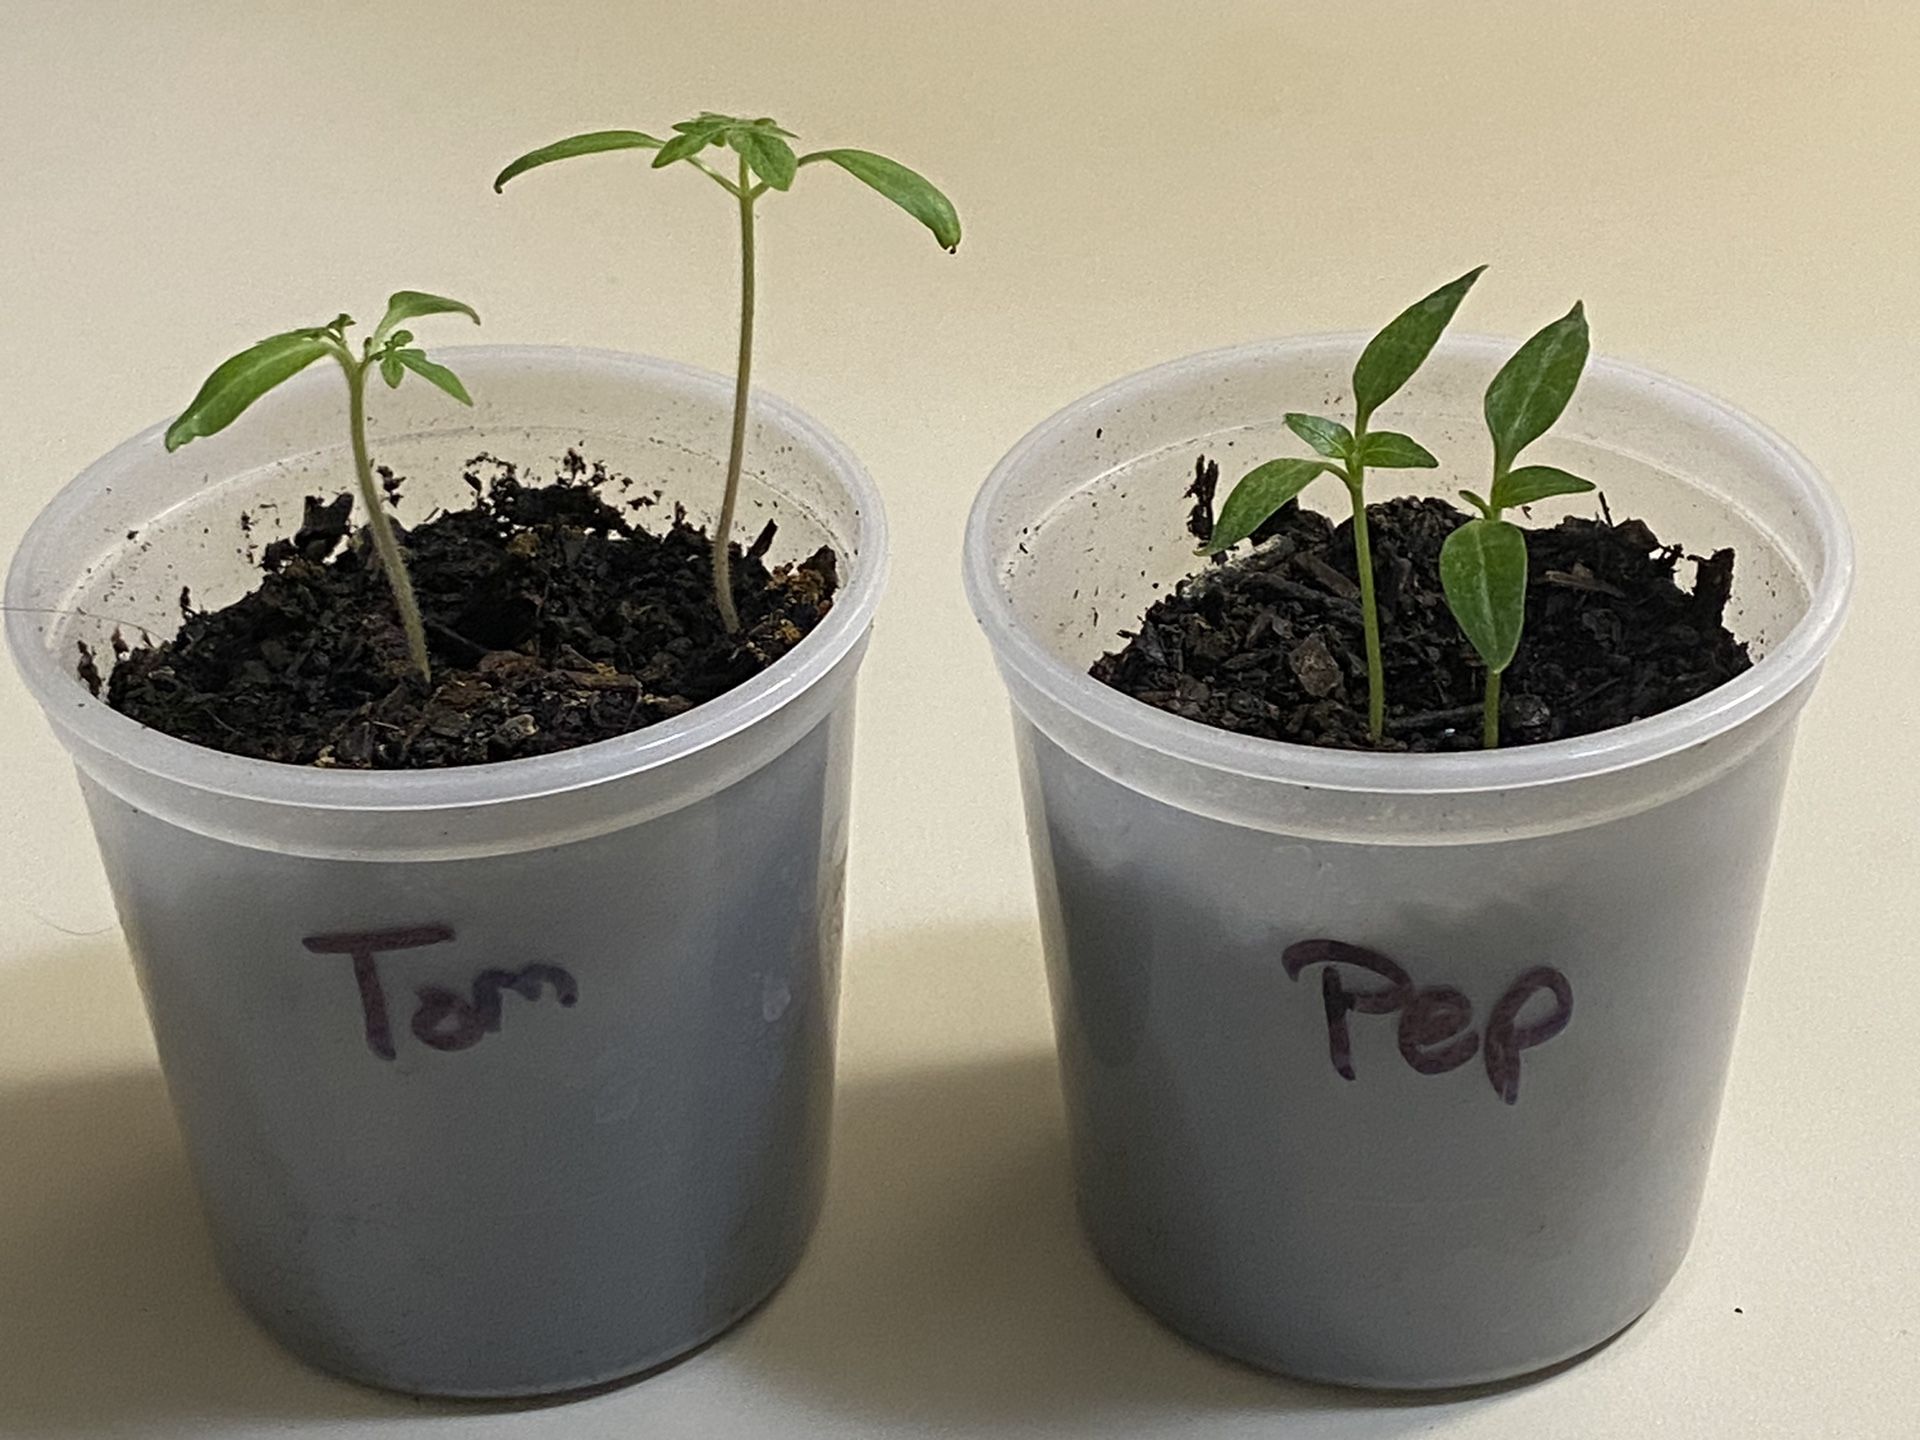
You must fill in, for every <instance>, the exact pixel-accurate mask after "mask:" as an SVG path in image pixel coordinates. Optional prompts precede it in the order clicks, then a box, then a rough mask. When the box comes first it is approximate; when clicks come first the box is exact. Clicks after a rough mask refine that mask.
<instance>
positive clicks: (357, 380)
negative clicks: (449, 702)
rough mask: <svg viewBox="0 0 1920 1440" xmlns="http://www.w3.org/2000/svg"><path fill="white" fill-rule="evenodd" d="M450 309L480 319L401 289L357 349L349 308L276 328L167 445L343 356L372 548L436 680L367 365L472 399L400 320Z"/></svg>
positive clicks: (416, 663) (213, 426) (235, 361)
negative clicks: (383, 470) (370, 433)
mask: <svg viewBox="0 0 1920 1440" xmlns="http://www.w3.org/2000/svg"><path fill="white" fill-rule="evenodd" d="M450 314H458V315H465V316H466V317H467V318H468V319H470V320H472V321H473V323H474V324H476V325H478V324H479V323H480V317H479V316H478V315H477V314H475V313H474V310H473V307H472V306H471V305H467V304H464V303H462V302H461V301H459V300H449V299H447V298H446V297H445V296H444V295H429V294H427V293H425V292H424V291H420V290H401V291H398V292H397V293H395V294H394V295H393V296H391V297H390V298H389V299H388V301H387V313H386V315H385V316H384V317H383V318H382V319H381V321H380V324H379V326H378V328H376V329H375V330H374V332H373V334H371V335H369V336H368V337H367V338H366V339H365V340H364V341H363V342H362V343H361V346H360V353H359V354H358V355H356V354H354V352H353V348H352V347H351V346H350V345H349V344H348V343H347V328H348V327H349V326H350V325H352V324H353V317H352V316H351V315H336V316H335V317H334V318H333V319H332V320H331V321H330V322H329V323H327V324H325V325H314V326H309V327H308V328H306V329H304V330H288V331H286V332H284V333H283V334H279V335H270V336H268V337H267V338H266V339H265V340H262V341H261V342H260V343H259V344H258V345H254V346H251V347H249V348H248V349H245V350H242V351H241V352H240V353H239V354H238V355H235V356H234V357H233V358H232V359H231V360H228V361H227V362H226V363H225V364H223V365H221V366H220V367H219V368H218V369H217V370H215V371H214V372H213V374H211V375H209V376H208V377H207V380H206V383H205V384H204V385H202V386H201V387H200V393H199V394H197V395H195V396H194V397H193V401H192V403H191V404H189V405H188V406H187V408H186V410H185V411H183V412H182V413H181V416H180V418H179V419H178V420H175V421H174V422H173V424H172V425H170V426H168V427H167V436H166V446H167V449H168V450H169V451H172V450H178V449H179V448H180V447H181V446H182V445H185V444H186V443H187V442H188V441H190V440H197V439H199V438H200V437H201V436H203V435H214V434H217V433H219V432H220V431H222V430H224V429H226V428H227V426H229V425H231V424H232V423H233V422H234V421H235V420H237V419H239V418H240V416H241V414H242V413H243V412H244V411H245V410H246V409H247V407H248V406H249V405H251V404H253V402H254V401H256V400H258V399H259V398H260V397H261V396H262V395H264V394H266V393H267V392H268V391H269V390H271V389H273V388H274V386H276V385H279V384H280V383H282V382H283V381H286V380H290V379H292V378H293V377H294V376H295V375H298V374H299V373H300V372H301V371H302V370H304V369H306V368H307V366H309V365H311V364H312V363H313V362H314V361H316V360H319V359H322V358H324V357H326V356H329V355H331V356H332V357H333V358H334V359H335V360H337V361H339V362H340V369H341V371H342V373H343V374H345V376H346V377H347V434H348V438H349V441H350V443H351V445H352V448H353V469H354V478H355V479H356V480H357V481H358V482H359V486H360V501H361V503H362V504H363V505H365V506H366V507H367V526H368V528H369V529H370V530H371V531H372V532H373V548H374V553H375V554H376V555H377V556H378V557H379V560H380V567H381V569H383V570H385V571H386V574H387V583H388V584H389V585H390V586H391V587H392V589H393V603H394V605H395V607H396V608H397V609H398V610H399V612H400V628H401V629H402V630H403V631H405V632H406V637H407V654H408V656H409V658H410V659H411V660H412V661H413V667H414V669H416V670H418V671H419V672H420V677H421V679H423V680H426V681H427V682H428V683H432V680H433V666H432V663H431V662H430V661H429V660H428V658H427V631H426V626H425V625H424V624H423V623H422V621H421V619H420V605H419V602H418V601H417V600H415V598H414V594H413V580H412V577H411V576H409V575H408V574H407V562H406V559H405V557H404V556H403V555H402V554H401V553H400V541H399V538H398V537H397V536H396V535H395V534H394V533H393V522H392V521H391V520H390V519H388V518H387V511H386V507H385V506H384V505H383V504H382V503H381V500H380V491H379V489H378V487H376V486H375V484H374V483H373V466H372V463H371V461H370V460H369V459H368V456H367V372H368V371H370V370H373V369H376V368H377V369H378V370H379V372H380V376H381V378H382V379H384V380H385V381H386V382H387V385H388V386H389V387H396V386H398V385H399V384H400V381H401V380H402V379H403V378H404V377H405V376H406V374H407V373H408V372H409V371H411V372H412V373H413V374H415V375H418V376H419V377H420V378H421V379H423V380H427V381H430V382H432V383H433V384H434V385H437V386H438V387H439V388H440V389H442V390H444V391H446V392H447V394H449V395H451V396H452V397H453V398H454V399H456V400H458V401H459V402H460V403H461V404H462V405H471V404H473V397H472V396H470V395H468V394H467V387H466V386H464V385H462V384H461V383H460V379H459V377H458V376H456V375H455V374H454V373H453V371H451V370H449V369H448V368H447V367H446V366H444V365H441V364H437V363H436V362H434V361H432V360H429V359H428V358H427V354H426V352H425V351H424V350H418V349H415V348H414V345H413V332H412V331H411V330H402V329H400V328H399V327H400V326H401V325H402V324H404V323H405V322H406V321H408V320H417V319H419V318H420V317H422V316H425V315H450Z"/></svg>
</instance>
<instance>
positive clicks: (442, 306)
mask: <svg viewBox="0 0 1920 1440" xmlns="http://www.w3.org/2000/svg"><path fill="white" fill-rule="evenodd" d="M422 315H464V316H466V317H467V318H468V319H469V320H471V321H473V323H474V324H476V325H478V324H479V323H480V313H479V312H478V311H477V310H475V309H474V308H473V307H472V306H471V305H469V304H467V303H466V301H464V300H449V299H448V298H447V297H446V296H444V295H429V294H428V293H427V292H426V291H424V290H396V291H394V292H393V294H392V295H391V296H389V297H388V299H387V313H386V315H385V316H384V317H383V318H382V319H381V321H380V325H379V328H378V329H376V330H375V331H374V332H373V343H374V344H376V345H378V344H379V343H380V342H381V341H382V340H383V339H385V338H386V336H387V334H388V333H389V332H390V331H391V330H392V329H393V327H394V326H396V325H399V324H401V323H402V322H404V321H407V320H414V319H418V318H419V317H420V316H422ZM400 343H401V344H403V345H404V344H405V343H406V342H405V341H404V340H403V341H401V342H400Z"/></svg>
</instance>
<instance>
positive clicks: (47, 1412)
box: [0, 1069, 417, 1436]
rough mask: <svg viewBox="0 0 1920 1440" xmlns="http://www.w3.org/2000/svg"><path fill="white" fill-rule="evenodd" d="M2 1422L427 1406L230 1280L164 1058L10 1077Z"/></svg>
mask: <svg viewBox="0 0 1920 1440" xmlns="http://www.w3.org/2000/svg"><path fill="white" fill-rule="evenodd" d="M0 1157H4V1160H3V1161H0V1163H3V1164H4V1166H5V1169H4V1172H0V1173H3V1174H4V1179H0V1184H4V1185H5V1186H6V1189H7V1191H8V1194H7V1196H6V1200H5V1209H6V1213H7V1217H8V1221H7V1224H6V1226H5V1227H4V1228H3V1229H0V1395H4V1397H5V1399H4V1401H3V1402H0V1421H3V1422H4V1427H5V1428H6V1429H7V1431H8V1433H12V1434H23V1435H43V1434H76V1435H89V1436H91V1435H104V1434H113V1433H123V1434H124V1433H153V1434H167V1435H179V1434H191V1433H196V1432H197V1431H198V1430H199V1429H200V1428H201V1427H202V1426H208V1427H211V1426H213V1425H215V1424H217V1423H218V1422H220V1421H221V1420H223V1419H224V1420H231V1419H236V1418H239V1417H244V1416H277V1417H287V1418H294V1417H312V1418H321V1417H326V1418H334V1419H351V1418H371V1417H374V1416H379V1415H393V1414H407V1413H413V1412H414V1411H415V1410H416V1408H417V1407H415V1406H413V1405H412V1404H411V1403H410V1402H408V1401H404V1400H398V1399H394V1398H391V1397H385V1396H380V1395H376V1394H374V1393H372V1392H370V1391H364V1390H360V1389H358V1388H356V1387H354V1386H351V1385H348V1384H346V1383H344V1382H342V1381H337V1380H331V1379H329V1378H327V1377H325V1376H323V1375H320V1374H317V1373H315V1372H313V1371H310V1370H307V1369H306V1368H305V1367H303V1366H301V1365H299V1364H298V1363H297V1362H295V1361H293V1360H291V1359H289V1358H288V1357H287V1356H286V1355H284V1354H283V1353H282V1352H281V1351H280V1350H279V1349H278V1348H277V1347H276V1346H274V1344H273V1343H272V1342H271V1341H270V1340H268V1339H267V1337H266V1336H265V1335H264V1334H262V1333H261V1332H260V1331H259V1330H257V1329H256V1328H255V1327H254V1325H253V1322H252V1321H251V1320H249V1319H248V1318H247V1316H246V1314H245V1313H244V1312H243V1311H242V1310H241V1309H240V1307H239V1305H238V1304H236V1303H235V1302H234V1301H233V1300H232V1299H231V1298H229V1296H228V1295H227V1292H226V1290H225V1288H224V1287H223V1286H222V1285H221V1283H220V1279H219V1276H218V1275H217V1274H216V1273H215V1271H214V1267H213V1258H212V1255H211V1254H210V1253H209V1250H208V1246H207V1240H206V1232H205V1229H204V1228H203V1226H202V1223H201V1219H200V1212H199V1208H198V1206H197V1204H196V1202H195V1200H194V1196H193V1187H192V1184H191V1182H190V1181H189V1179H188V1177H187V1170H186V1161H185V1158H184V1157H183V1156H182V1154H181V1151H180V1141H179V1137H178V1133H177V1132H176V1131H175V1129H174V1124H173V1116H172V1113H171V1112H170V1111H169V1109H168V1107H167V1100H166V1092H165V1090H164V1089H163V1088H162V1086H161V1083H160V1076H159V1073H158V1072H157V1071H154V1070H150V1069H142V1070H127V1071H116V1072H108V1073H104V1074H85V1075H77V1076H70V1077H63V1078H54V1079H45V1080H35V1081H34V1082H32V1083H25V1084H15V1085H12V1086H9V1087H7V1088H4V1089H0Z"/></svg>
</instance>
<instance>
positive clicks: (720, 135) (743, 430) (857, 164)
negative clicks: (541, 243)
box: [493, 111, 960, 634]
mask: <svg viewBox="0 0 1920 1440" xmlns="http://www.w3.org/2000/svg"><path fill="white" fill-rule="evenodd" d="M673 132H674V133H673V136H672V138H670V139H666V140H661V139H657V138H655V137H654V136H652V135H648V134H646V133H645V132H643V131H640V130H596V131H592V132H590V133H588V134H585V135H574V136H570V137H569V138H567V139H565V140H556V141H555V142H554V143H553V144H551V145H545V146H542V147H541V148H540V149H538V150H532V151H529V152H528V153H527V154H525V155H522V156H521V157H520V158H519V159H518V160H515V161H514V162H513V163H512V164H511V165H509V166H507V168H506V169H504V170H502V171H501V172H500V173H499V175H498V176H496V177H495V178H494V182H493V188H494V190H495V192H496V193H498V192H499V191H502V190H504V189H505V188H506V184H507V182H508V181H509V180H511V179H513V178H514V177H515V176H516V175H521V174H524V173H525V172H527V171H528V170H532V169H534V168H536V167H538V166H541V165H550V164H552V163H553V162H554V161H556V160H571V159H573V158H574V157H576V156H580V155H599V154H602V153H604V152H606V151H609V150H652V151H654V152H656V153H655V154H654V157H653V167H652V168H653V169H655V170H660V169H664V168H665V167H666V166H669V165H672V164H675V163H676V162H680V161H684V162H686V163H687V164H689V165H691V166H693V168H694V169H696V170H698V171H699V172H700V173H701V174H703V175H705V176H706V177H707V178H708V179H709V180H711V181H713V182H714V184H716V185H718V186H719V187H720V188H721V189H722V190H724V191H726V192H727V193H728V194H729V195H731V196H733V197H734V200H735V201H736V202H737V203H738V206H739V211H740V347H739V359H738V363H737V365H736V367H735V370H734V391H733V432H732V438H731V440H730V442H729V446H728V453H727V479H726V488H725V490H724V491H723V493H722V496H721V502H720V517H719V519H718V520H717V521H716V522H715V524H714V530H713V544H712V551H713V598H714V603H715V605H716V606H717V607H718V608H719V611H720V618H721V621H722V623H724V624H725V626H726V628H727V632H728V633H729V634H737V633H738V632H739V630H740V614H739V611H738V609H737V608H736V607H735V605H734V600H733V578H732V563H733V562H732V556H731V554H730V553H729V551H728V543H729V539H730V537H731V536H732V534H733V518H734V510H735V508H736V506H737V505H738V503H739V498H740V472H741V467H742V465H743V464H744V462H745V458H746V441H747V394H748V387H749V382H750V376H751V374H752V370H753V319H754V206H755V205H756V204H757V203H758V202H759V200H760V198H761V196H763V195H765V194H766V193H767V191H769V190H781V191H785V190H788V189H791V188H792V186H793V181H794V177H795V175H796V174H797V173H798V172H799V171H800V170H801V169H802V168H804V167H805V166H808V165H816V164H820V163H823V162H824V163H827V164H832V165H838V166H839V167H840V168H841V169H842V170H845V171H846V172H847V173H848V174H849V175H851V176H853V177H854V178H855V179H856V180H861V181H864V182H865V183H866V184H867V185H869V186H871V187H872V188H873V189H875V190H877V191H879V192H880V193H881V194H882V195H884V196H886V197H887V199H889V200H891V201H893V203H894V204H896V205H898V206H899V207H900V208H901V209H902V210H904V211H906V212H907V213H908V214H909V215H911V216H913V218H914V219H916V220H918V221H919V222H920V223H921V224H922V225H925V226H926V227H927V229H929V230H930V231H932V232H933V238H934V239H935V240H937V241H939V242H940V244H941V246H942V247H943V248H944V249H946V250H948V251H949V252H951V251H953V250H954V249H956V248H957V247H958V246H959V244H960V217H959V216H958V215H957V214H956V213H955V212H954V208H953V204H952V202H951V201H949V200H948V199H947V197H946V196H945V195H943V194H942V193H941V192H940V191H939V189H937V188H936V187H935V186H934V185H933V184H932V182H930V181H929V180H928V179H927V178H926V177H925V176H923V175H920V174H919V173H917V172H916V171H913V170H909V169H908V168H907V167H906V166H905V165H902V164H900V163H899V162H898V161H897V160H889V159H888V158H887V157H886V156H884V155H876V154H874V153H873V152H872V151H870V150H845V149H839V150H815V151H812V152H811V153H809V154H805V155H796V154H795V153H794V150H793V147H792V146H791V145H789V144H788V143H787V142H788V141H790V140H794V139H797V138H798V137H797V136H795V135H794V133H793V132H792V131H791V130H785V129H782V128H781V127H780V126H779V125H777V124H775V123H774V122H773V121H772V120H770V119H768V118H767V117H765V116H761V117H760V118H759V119H755V120H748V119H745V118H743V117H741V116H738V115H719V114H715V113H714V112H712V111H704V112H702V113H701V114H700V115H698V116H697V117H695V118H694V119H692V120H682V121H681V122H680V123H679V124H677V125H675V126H674V127H673ZM710 147H712V148H721V149H727V150H731V151H733V153H734V156H735V158H736V162H737V163H736V166H735V173H734V174H733V176H732V177H729V176H727V175H726V174H724V173H722V171H720V170H718V169H716V168H714V167H713V166H712V165H710V164H708V163H707V161H706V159H705V158H704V155H703V152H704V151H706V150H707V149H708V148H710Z"/></svg>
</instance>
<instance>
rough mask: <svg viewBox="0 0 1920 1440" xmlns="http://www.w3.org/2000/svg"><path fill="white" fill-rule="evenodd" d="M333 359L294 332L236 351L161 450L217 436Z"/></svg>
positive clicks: (324, 344)
mask: <svg viewBox="0 0 1920 1440" xmlns="http://www.w3.org/2000/svg"><path fill="white" fill-rule="evenodd" d="M322 333H324V332H322ZM333 353H335V352H334V348H333V346H332V345H331V344H330V343H328V341H326V340H324V339H321V338H319V336H317V335H315V334H314V333H312V332H310V331H297V330H296V331H291V332H289V333H287V334H285V335H274V336H270V337H269V338H267V339H265V340H262V341H261V342H260V343H259V344H258V345H254V346H251V347H250V348H248V349H246V350H242V351H241V352H240V353H239V354H238V355H235V356H234V357H233V358H232V359H230V360H228V361H226V362H225V363H224V364H222V365H221V366H220V367H219V368H218V369H217V370H215V371H214V372H213V374H211V375H209V376H208V377H207V380H206V383H205V384H204V385H202V386H201V387H200V393H199V394H197V395H195V396H194V397H193V401H192V403H190V404H189V405H188V406H187V408H186V409H185V410H183V411H182V412H181V414H180V418H179V419H178V420H175V421H174V422H173V424H171V425H169V426H168V427H167V437H166V446H167V449H168V450H178V449H179V448H180V447H181V446H182V445H184V444H186V443H187V442H188V441H189V440H197V439H199V438H200V437H201V436H203V435H216V434H218V433H219V432H220V431H222V430H224V429H226V428H227V426H229V425H231V424H232V423H233V422H234V421H235V420H238V419H239V418H240V416H241V415H242V414H243V413H244V412H245V410H246V408H247V407H248V406H249V405H251V404H253V402H254V401H256V400H258V399H259V398H260V397H261V396H262V395H264V394H266V393H267V391H269V390H271V389H273V387H274V386H276V385H278V384H279V383H280V382H281V381H283V380H288V379H291V378H292V377H293V376H295V375H297V374H299V373H300V372H301V371H302V370H304V369H306V368H307V366H309V365H311V364H312V363H313V362H314V361H316V360H318V359H319V358H320V357H321V356H323V355H331V354H333Z"/></svg>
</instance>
